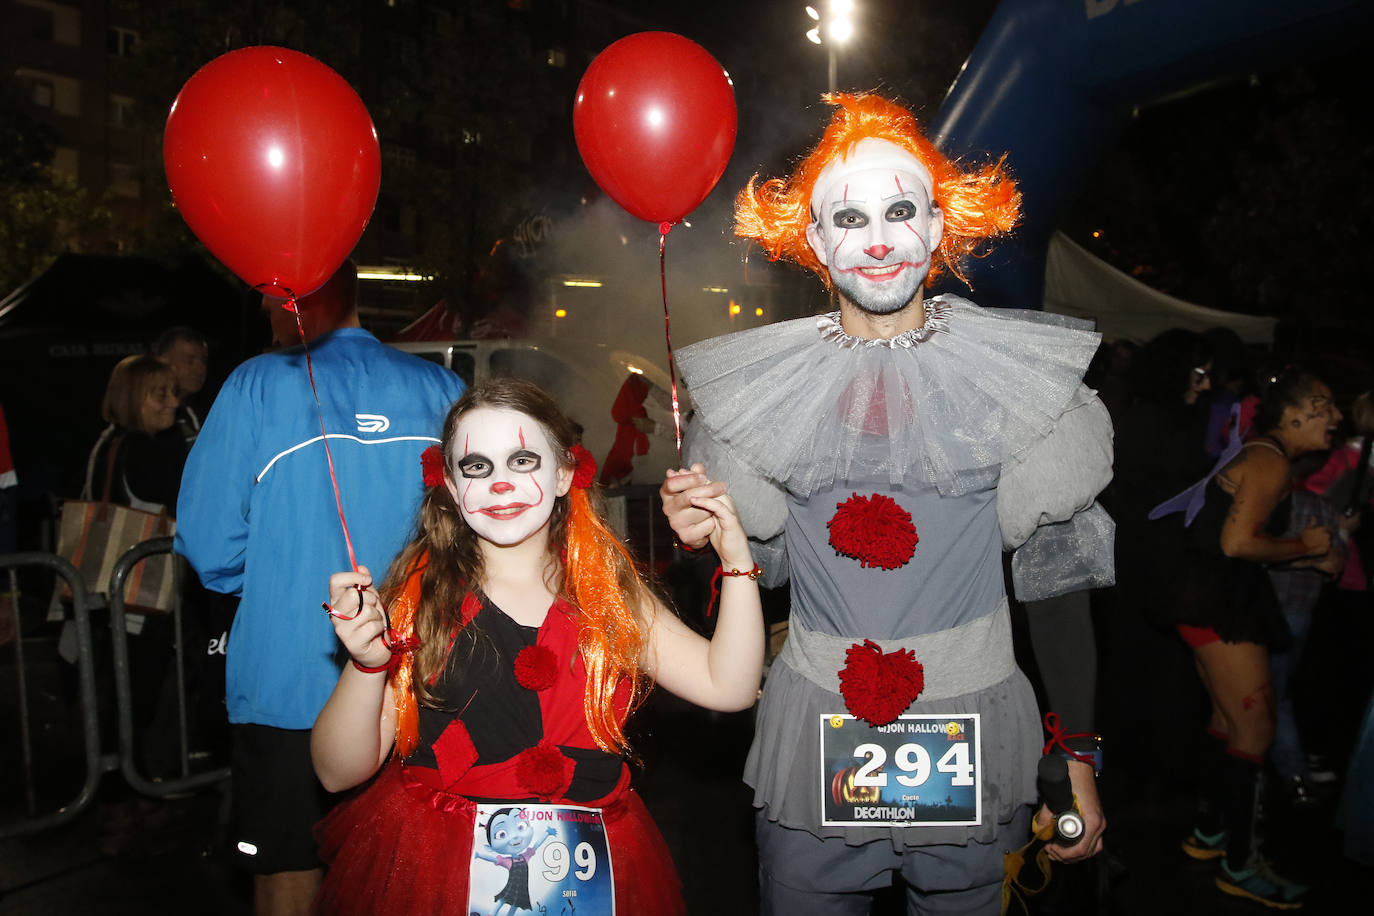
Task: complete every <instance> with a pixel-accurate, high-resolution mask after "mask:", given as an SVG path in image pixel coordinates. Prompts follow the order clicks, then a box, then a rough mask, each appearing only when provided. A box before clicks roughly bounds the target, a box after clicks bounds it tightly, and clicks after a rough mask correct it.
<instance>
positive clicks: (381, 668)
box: [349, 655, 396, 674]
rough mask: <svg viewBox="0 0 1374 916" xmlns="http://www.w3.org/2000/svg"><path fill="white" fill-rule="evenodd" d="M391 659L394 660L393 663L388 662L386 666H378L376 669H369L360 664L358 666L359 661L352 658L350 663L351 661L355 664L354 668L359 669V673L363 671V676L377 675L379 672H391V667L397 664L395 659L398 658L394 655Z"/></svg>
mask: <svg viewBox="0 0 1374 916" xmlns="http://www.w3.org/2000/svg"><path fill="white" fill-rule="evenodd" d="M391 658H392V661H388V662H387V663H386V664H385V665H378V666H377V667H376V668H368V667H366V666H365V665H360V664H358V660H357V659H356V658H350V659H349V661H351V662H352V663H353V667H354V668H357V669H358V670H359V671H361V672H362V673H363V674H376V673H377V672H379V671H390V670H391V666H392V665H393V664H395V661H394V659H395V658H396V656H394V655H393V656H391Z"/></svg>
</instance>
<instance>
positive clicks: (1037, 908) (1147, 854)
mask: <svg viewBox="0 0 1374 916" xmlns="http://www.w3.org/2000/svg"><path fill="white" fill-rule="evenodd" d="M51 649H52V647H51V646H45V645H44V644H43V643H42V642H41V641H39V642H38V643H35V644H32V646H31V648H30V651H29V652H28V654H29V656H30V662H31V664H36V663H37V660H39V659H41V658H42V657H43V656H44V652H45V650H46V651H47V652H48V653H49V657H51ZM56 670H57V669H56V667H55V666H53V665H49V666H48V669H47V670H46V672H45V670H44V669H43V666H42V665H41V664H38V667H37V668H35V669H34V670H33V672H32V673H33V674H34V675H36V676H37V680H38V685H37V687H36V689H35V690H34V691H33V692H32V694H31V697H30V701H31V703H33V704H34V706H35V707H36V709H37V710H38V712H39V713H40V716H39V718H40V719H41V718H43V717H47V718H49V719H51V720H54V721H55V722H56V724H52V723H51V722H50V723H49V724H48V725H47V726H44V725H43V724H41V722H40V724H39V725H38V726H37V732H36V736H35V737H36V740H37V741H38V743H39V744H40V746H43V747H48V748H53V749H57V750H51V751H49V752H47V753H45V755H44V756H41V757H40V758H39V760H40V766H39V767H38V772H37V773H36V774H35V776H36V778H37V781H38V783H39V787H40V796H39V802H40V807H41V806H42V804H43V803H46V804H48V806H49V807H51V806H52V805H53V804H57V803H59V802H54V801H53V799H61V798H64V797H65V798H70V797H71V796H72V795H73V794H74V793H75V786H76V785H77V784H78V783H79V774H78V773H77V772H76V771H75V769H74V767H73V765H72V761H71V760H70V759H68V760H63V759H61V753H62V752H61V751H60V749H61V748H63V747H70V744H71V742H70V736H69V735H64V734H63V733H62V732H63V728H64V726H63V725H62V724H61V723H62V717H63V716H64V715H66V716H67V717H68V719H69V718H70V709H71V707H70V705H69V698H68V697H67V696H66V695H65V694H64V689H63V687H62V685H61V683H60V679H58V680H54V679H53V678H52V677H51V675H52V674H53V673H54V671H56ZM0 683H4V684H6V685H12V684H14V683H15V681H14V670H13V649H12V646H6V647H3V648H0ZM6 690H7V692H9V691H10V690H11V688H6ZM15 727H16V724H15V722H14V721H13V716H12V714H11V713H5V715H4V717H3V719H2V720H0V733H5V734H7V735H14V734H16V732H15V730H14V729H15ZM751 727H752V720H751V716H750V714H749V713H741V714H736V715H718V714H712V713H707V712H704V711H701V710H697V709H693V708H691V707H688V706H687V705H686V704H684V703H681V702H679V701H677V700H675V699H674V698H672V697H670V696H667V695H666V694H662V693H661V692H660V693H657V694H655V696H654V698H653V699H651V701H650V703H649V705H648V706H647V707H646V708H645V709H644V710H643V712H642V713H641V715H640V716H639V717H638V718H637V720H636V726H635V730H634V732H633V738H634V740H635V741H636V745H637V746H638V747H639V748H640V749H641V751H642V753H643V756H644V762H645V769H644V770H643V771H641V772H640V773H639V774H638V778H637V782H638V785H639V787H640V790H641V792H642V793H643V795H644V798H645V800H646V802H647V803H648V805H649V807H650V809H651V810H652V811H653V813H654V815H655V816H656V818H657V820H658V822H659V824H660V826H661V828H662V829H663V832H664V835H665V836H666V837H667V839H668V842H669V844H670V846H671V847H672V849H673V853H674V856H675V858H676V862H677V865H678V869H679V871H680V873H681V874H682V876H683V879H684V883H685V888H686V894H687V901H688V911H689V913H692V914H709V916H730V914H752V913H756V912H757V902H756V895H755V890H754V847H753V839H752V826H751V824H752V817H751V812H750V805H749V801H750V796H749V791H748V789H747V788H746V787H745V786H744V785H743V784H742V783H741V782H740V780H739V773H740V770H741V768H742V764H743V760H744V755H745V752H746V750H747V743H748V738H749V734H750V730H751ZM17 744H18V742H17V741H15V740H11V739H9V738H7V739H6V740H5V741H2V742H0V762H2V763H3V770H0V784H3V785H5V786H6V787H8V788H6V789H5V790H4V792H3V793H0V807H2V808H3V811H0V813H3V814H4V816H5V817H6V818H9V817H13V816H14V814H15V813H16V811H17V810H18V806H19V805H21V804H22V790H21V789H20V788H18V787H19V786H20V785H22V783H21V781H20V772H19V770H18V766H17V757H16V754H15V752H14V750H13V748H14V747H16V746H17ZM1158 770H1159V772H1160V774H1161V782H1163V783H1165V784H1162V785H1155V786H1143V785H1139V784H1128V783H1125V782H1123V781H1122V780H1121V777H1120V776H1119V775H1118V776H1115V777H1114V776H1113V774H1112V773H1111V772H1110V770H1109V772H1108V773H1107V774H1106V775H1104V777H1103V782H1102V790H1103V794H1104V797H1105V799H1106V802H1107V806H1108V808H1107V810H1108V816H1109V819H1110V828H1109V838H1110V840H1109V848H1110V856H1109V857H1106V858H1103V859H1102V860H1101V861H1100V862H1099V863H1096V864H1093V865H1090V866H1083V867H1079V868H1077V869H1073V870H1067V869H1060V870H1059V871H1057V872H1056V874H1055V879H1054V883H1053V884H1052V885H1051V891H1050V892H1047V893H1046V894H1045V895H1042V897H1040V898H1037V900H1035V901H1032V903H1031V909H1030V912H1031V913H1043V914H1068V913H1084V914H1095V913H1102V914H1115V916H1137V914H1141V916H1143V914H1151V916H1155V914H1159V913H1168V914H1170V916H1188V914H1194V913H1197V914H1203V913H1206V914H1223V916H1226V914H1241V913H1247V912H1248V913H1254V912H1259V911H1260V910H1259V909H1258V908H1256V907H1254V906H1252V905H1249V904H1245V903H1243V902H1239V901H1235V900H1233V899H1231V898H1225V897H1223V896H1222V895H1220V894H1219V893H1217V892H1216V891H1215V889H1214V888H1213V887H1212V884H1211V874H1212V873H1211V869H1210V868H1209V867H1208V866H1205V865H1200V864H1197V863H1194V862H1192V861H1191V860H1189V859H1187V858H1185V857H1184V856H1183V855H1182V854H1181V853H1180V852H1179V848H1178V844H1179V840H1180V839H1181V838H1182V837H1183V836H1184V835H1185V833H1186V832H1187V830H1188V829H1189V827H1190V811H1191V804H1190V802H1189V800H1188V792H1187V790H1186V788H1185V787H1183V786H1182V785H1179V784H1168V782H1167V781H1168V780H1170V779H1174V778H1177V777H1178V772H1177V768H1175V767H1169V766H1165V765H1163V764H1161V766H1160V767H1159V768H1158ZM221 802H222V797H221V795H220V793H218V792H216V791H213V790H211V791H205V792H202V793H199V794H197V795H195V796H193V797H190V798H184V799H178V800H174V801H144V802H142V803H141V804H140V803H139V802H138V801H137V800H135V799H133V798H132V797H131V795H130V793H129V792H128V791H127V790H126V789H124V788H123V784H122V780H121V779H120V777H119V776H118V775H117V774H107V775H106V776H105V777H104V778H103V780H102V786H101V792H100V796H99V797H98V799H97V801H96V803H95V804H93V805H92V806H91V807H90V808H89V809H88V810H87V811H86V812H85V813H84V814H83V815H82V816H81V817H79V818H78V819H77V820H76V821H75V822H74V823H72V824H71V825H69V826H66V827H63V828H59V829H56V830H53V831H49V832H47V833H44V834H41V835H38V836H34V837H28V838H22V839H11V840H4V841H0V916H10V914H44V916H47V914H71V916H81V914H102V916H120V914H149V913H172V914H180V913H196V914H225V916H241V914H247V913H249V912H250V911H251V906H250V900H249V894H248V884H247V882H246V881H245V880H244V879H243V878H242V876H240V875H237V874H235V873H234V872H233V871H232V870H230V869H229V868H228V867H227V866H226V865H225V861H224V857H223V855H222V836H220V834H219V831H218V828H219V825H220V824H221V823H222V821H221V816H220V815H221V809H222V805H221ZM1333 809H1334V799H1333V798H1331V797H1328V798H1326V799H1323V800H1319V801H1317V802H1316V803H1313V804H1311V805H1309V806H1307V807H1306V808H1303V809H1300V810H1293V809H1292V808H1290V807H1289V806H1287V805H1285V804H1281V803H1279V802H1278V801H1277V800H1276V801H1273V802H1271V803H1270V804H1269V805H1268V806H1267V810H1268V816H1269V819H1270V822H1271V824H1272V829H1271V834H1272V837H1273V839H1272V840H1271V843H1270V846H1271V850H1272V852H1273V854H1274V857H1275V858H1276V859H1277V860H1278V861H1280V862H1285V863H1287V864H1288V866H1289V868H1290V871H1291V872H1292V874H1293V875H1294V876H1295V877H1297V878H1301V879H1305V880H1307V881H1310V882H1311V883H1312V884H1313V885H1314V887H1315V890H1314V891H1313V893H1312V896H1311V901H1310V903H1309V905H1308V907H1307V908H1306V911H1307V912H1311V913H1323V914H1325V913H1358V912H1367V909H1366V907H1367V902H1365V903H1359V904H1355V903H1346V901H1357V900H1361V899H1366V900H1367V889H1368V887H1369V886H1370V883H1371V879H1374V869H1367V868H1362V867H1360V866H1357V865H1355V864H1353V863H1351V862H1350V861H1349V860H1346V859H1345V858H1344V857H1343V856H1342V855H1341V852H1340V839H1341V835H1340V834H1339V833H1338V832H1337V831H1335V830H1334V829H1333V828H1332V826H1331V816H1332V812H1333ZM1102 869H1106V874H1105V875H1104V874H1103V871H1102ZM1103 878H1105V881H1106V892H1105V893H1104V894H1102V895H1101V897H1100V900H1101V902H1100V903H1099V895H1098V893H1097V889H1098V885H1099V879H1103ZM873 912H874V913H876V914H889V916H892V914H897V913H900V912H901V906H900V898H899V897H896V896H895V895H890V896H888V897H886V898H883V899H880V900H878V901H876V902H875V905H874V910H873ZM636 916H637V914H636Z"/></svg>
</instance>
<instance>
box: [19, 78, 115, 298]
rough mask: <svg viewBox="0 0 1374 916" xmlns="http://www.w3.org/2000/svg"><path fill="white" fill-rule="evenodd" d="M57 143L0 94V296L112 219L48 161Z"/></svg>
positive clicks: (47, 130) (42, 126)
mask: <svg viewBox="0 0 1374 916" xmlns="http://www.w3.org/2000/svg"><path fill="white" fill-rule="evenodd" d="M56 146H57V136H56V133H55V132H54V131H53V130H52V129H51V128H49V127H48V126H47V125H45V124H42V123H41V122H39V121H37V120H35V119H34V118H32V117H31V116H30V115H29V114H28V112H27V111H25V110H24V107H23V106H22V105H20V104H19V103H18V100H17V99H16V98H15V97H14V96H13V94H12V93H5V94H4V96H3V97H0V200H3V201H4V205H3V207H0V296H4V295H6V294H8V293H9V291H10V290H12V289H14V288H15V287H17V286H20V285H22V284H24V283H27V282H28V281H29V280H31V279H33V278H34V277H36V276H38V274H40V273H42V272H43V270H44V269H45V268H46V267H47V266H48V265H49V264H51V263H52V262H53V261H54V260H55V259H56V258H57V256H58V255H60V254H62V253H64V252H67V251H72V250H76V249H79V248H80V247H81V240H83V239H89V238H92V237H96V236H98V235H99V233H100V232H102V231H103V230H104V229H106V228H107V227H108V226H109V225H110V223H111V221H112V217H111V213H110V210H109V209H108V208H106V207H104V206H99V205H92V204H91V202H90V200H89V199H88V197H89V196H88V195H87V193H86V191H85V190H83V189H82V188H81V187H79V186H78V185H77V183H76V179H74V178H72V177H71V176H68V175H63V174H61V173H59V172H56V171H54V170H53V168H52V166H51V165H49V164H48V163H50V162H51V161H52V157H53V151H54V150H55V148H56Z"/></svg>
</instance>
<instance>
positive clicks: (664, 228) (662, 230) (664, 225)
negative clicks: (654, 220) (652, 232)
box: [658, 219, 673, 235]
mask: <svg viewBox="0 0 1374 916" xmlns="http://www.w3.org/2000/svg"><path fill="white" fill-rule="evenodd" d="M672 231H673V224H672V223H671V222H669V221H668V220H666V219H665V220H664V221H663V222H661V223H659V224H658V234H659V235H667V234H668V233H669V232H672Z"/></svg>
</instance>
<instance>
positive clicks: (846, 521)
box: [826, 493, 921, 569]
mask: <svg viewBox="0 0 1374 916" xmlns="http://www.w3.org/2000/svg"><path fill="white" fill-rule="evenodd" d="M826 527H827V528H829V529H830V546H831V547H833V548H835V552H836V553H837V554H839V555H841V556H845V557H852V558H853V559H855V560H858V561H859V565H861V566H864V567H866V568H873V569H897V568H899V567H902V566H905V565H906V564H907V563H909V562H911V558H912V556H913V555H914V554H915V553H916V544H917V542H919V541H920V540H921V539H920V538H919V537H917V536H916V526H915V525H913V524H912V523H911V513H910V512H908V511H906V510H905V509H903V508H902V507H901V506H900V505H898V504H897V501H896V500H895V499H893V498H891V497H890V496H883V495H882V494H881V493H874V494H873V495H872V496H860V495H859V494H858V493H855V494H854V495H853V496H851V497H850V498H849V499H846V500H845V501H844V502H842V503H840V504H839V505H838V506H836V507H835V514H834V515H833V516H832V517H831V519H830V521H829V522H826Z"/></svg>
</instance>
